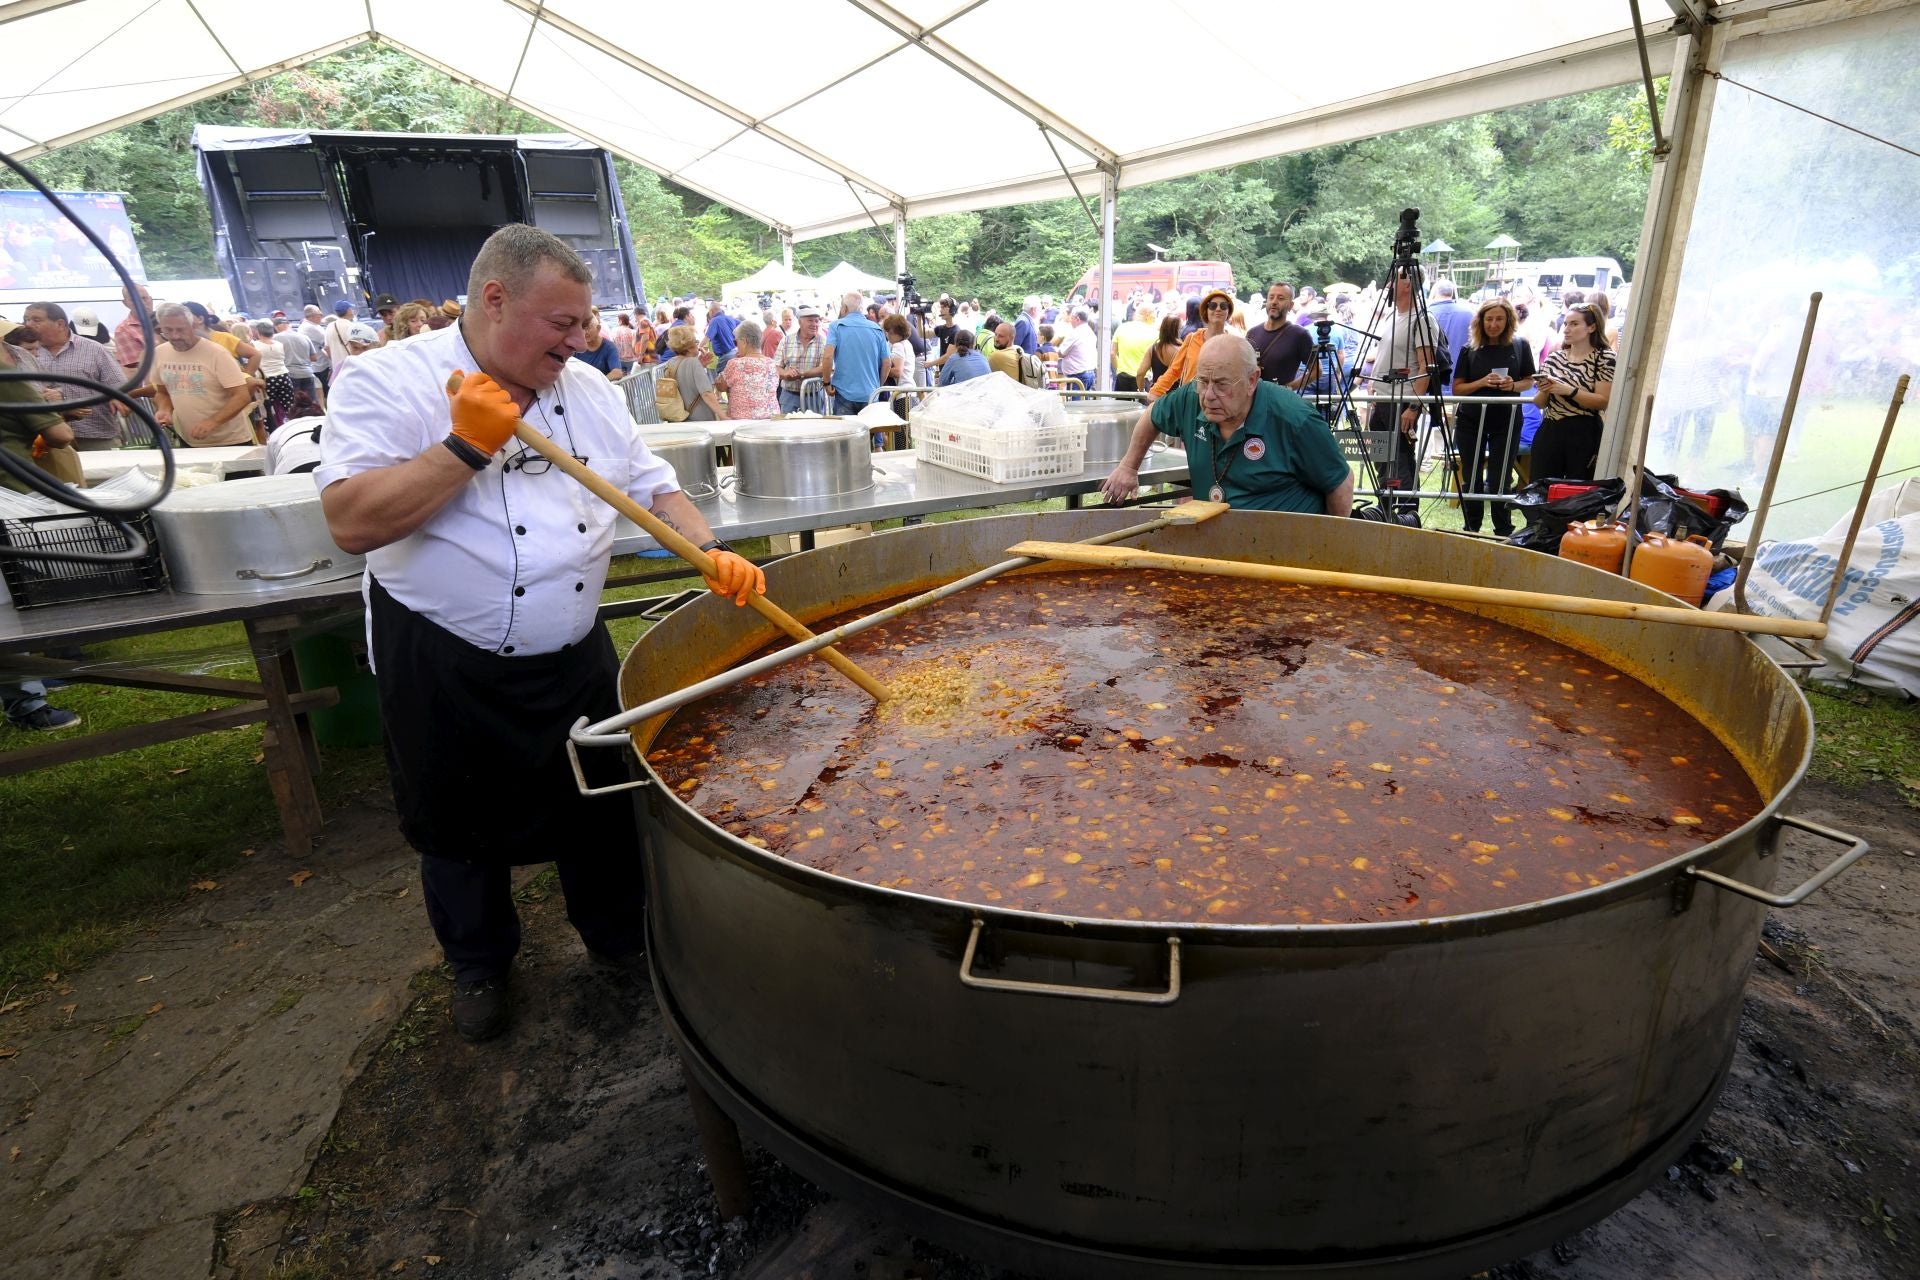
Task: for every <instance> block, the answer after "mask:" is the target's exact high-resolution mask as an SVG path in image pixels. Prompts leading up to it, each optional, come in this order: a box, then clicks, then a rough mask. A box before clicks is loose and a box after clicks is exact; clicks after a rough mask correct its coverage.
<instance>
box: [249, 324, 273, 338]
mask: <svg viewBox="0 0 1920 1280" xmlns="http://www.w3.org/2000/svg"><path fill="white" fill-rule="evenodd" d="M253 331H254V332H255V333H257V334H259V335H260V336H261V337H263V338H271V337H272V336H273V321H271V320H255V321H254V322H253Z"/></svg>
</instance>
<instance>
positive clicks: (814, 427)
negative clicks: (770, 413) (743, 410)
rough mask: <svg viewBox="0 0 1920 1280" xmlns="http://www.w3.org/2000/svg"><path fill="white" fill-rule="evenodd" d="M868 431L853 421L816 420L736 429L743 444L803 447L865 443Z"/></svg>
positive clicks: (736, 439) (754, 424) (737, 441)
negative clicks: (808, 444)
mask: <svg viewBox="0 0 1920 1280" xmlns="http://www.w3.org/2000/svg"><path fill="white" fill-rule="evenodd" d="M866 434H867V429H866V428H865V427H863V426H861V425H860V424H859V423H858V422H855V421H853V420H852V419H850V418H815V419H812V420H811V421H805V422H749V423H743V424H742V425H740V426H737V427H735V428H734V429H733V442H734V444H736V445H741V444H803V443H805V442H807V441H809V440H863V439H865V438H866Z"/></svg>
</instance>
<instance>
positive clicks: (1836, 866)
mask: <svg viewBox="0 0 1920 1280" xmlns="http://www.w3.org/2000/svg"><path fill="white" fill-rule="evenodd" d="M1774 821H1775V822H1777V823H1779V824H1780V825H1781V826H1783V827H1796V828H1798V829H1799V830H1801V831H1804V832H1806V833H1807V834H1808V835H1814V836H1819V837H1820V838H1821V839H1822V840H1831V841H1833V842H1834V843H1835V844H1844V845H1848V846H1850V847H1849V848H1848V849H1847V851H1846V852H1845V853H1843V854H1841V855H1840V856H1839V857H1837V858H1835V859H1834V860H1833V861H1832V862H1829V863H1828V864H1827V865H1826V866H1824V867H1822V868H1821V869H1820V870H1818V871H1816V872H1814V873H1813V874H1812V875H1811V876H1809V877H1807V879H1806V882H1805V883H1803V884H1802V885H1801V886H1800V887H1799V888H1798V889H1795V890H1794V891H1793V892H1792V893H1787V894H1777V893H1768V892H1767V891H1766V890H1764V889H1756V888H1754V887H1753V886H1752V885H1750V884H1743V883H1742V882H1740V881H1738V880H1734V879H1732V878H1730V877H1728V876H1723V875H1720V874H1719V873H1718V872H1714V871H1702V870H1701V869H1700V868H1698V867H1695V866H1689V867H1688V868H1687V875H1689V876H1691V877H1692V878H1693V879H1695V880H1705V881H1706V882H1707V883H1708V884H1710V885H1714V886H1715V887H1717V888H1721V889H1725V890H1727V891H1728V892H1729V893H1737V894H1739V895H1740V896H1741V897H1743V898H1752V899H1753V900H1754V901H1755V902H1764V903H1766V904H1767V905H1768V906H1770V907H1797V906H1799V905H1800V904H1801V903H1802V902H1805V901H1806V900H1807V896H1808V895H1809V894H1811V893H1812V892H1813V891H1814V890H1815V889H1818V888H1819V887H1820V886H1821V885H1823V884H1825V883H1826V882H1827V881H1829V880H1831V879H1833V878H1834V877H1835V876H1837V875H1839V874H1840V873H1841V872H1842V871H1845V870H1846V869H1847V868H1848V867H1850V866H1852V865H1853V864H1854V863H1856V862H1858V861H1860V859H1861V858H1863V857H1865V856H1866V854H1867V850H1868V849H1870V848H1872V847H1873V846H1872V845H1869V844H1868V843H1867V842H1866V841H1865V840H1862V839H1861V838H1860V837H1859V836H1856V835H1850V834H1848V833H1847V832H1845V831H1836V830H1834V829H1833V828H1832V827H1827V826H1822V825H1821V824H1820V823H1818V822H1809V821H1808V820H1807V819H1805V818H1800V817H1795V816H1794V815H1792V814H1789V813H1782V814H1776V815H1775V816H1774Z"/></svg>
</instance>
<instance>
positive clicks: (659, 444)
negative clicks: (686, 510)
mask: <svg viewBox="0 0 1920 1280" xmlns="http://www.w3.org/2000/svg"><path fill="white" fill-rule="evenodd" d="M640 438H641V439H642V440H645V441H646V442H647V448H648V450H649V451H651V452H652V454H653V456H654V457H656V458H659V459H660V460H661V461H663V462H665V463H666V464H667V465H668V466H670V467H672V468H673V473H674V475H676V476H678V477H679V478H680V491H681V492H682V493H684V494H686V495H687V496H688V497H689V498H691V499H693V500H694V501H695V502H703V501H705V500H706V499H708V498H711V497H713V496H714V495H715V494H717V493H719V492H720V469H719V465H718V463H716V462H715V461H714V456H713V433H712V432H711V431H708V430H706V429H705V428H703V427H698V426H672V427H647V428H645V429H643V430H642V431H641V432H640Z"/></svg>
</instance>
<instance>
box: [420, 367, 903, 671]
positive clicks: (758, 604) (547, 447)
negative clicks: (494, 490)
mask: <svg viewBox="0 0 1920 1280" xmlns="http://www.w3.org/2000/svg"><path fill="white" fill-rule="evenodd" d="M463 381H465V379H463V378H462V377H461V376H460V375H459V374H457V373H455V374H449V375H448V376H447V394H448V395H453V394H454V393H455V392H457V391H459V390H460V384H461V383H462V382H463ZM513 434H514V435H515V436H516V437H517V438H518V439H519V440H520V442H521V443H522V444H524V445H526V446H527V447H528V448H530V449H532V450H533V451H534V452H535V453H538V454H539V455H540V456H541V457H543V458H545V459H547V461H549V462H551V463H553V465H554V466H556V467H558V468H560V469H561V470H562V471H564V472H566V473H567V474H568V475H570V476H572V477H573V478H574V479H575V480H577V481H579V482H580V483H581V484H582V485H583V486H585V487H586V489H587V491H588V492H589V493H591V494H593V496H594V497H596V498H598V499H600V500H601V501H602V502H604V503H606V504H607V505H608V506H610V507H612V508H613V509H614V510H615V511H618V512H619V513H620V514H621V515H623V516H625V517H626V518H627V519H629V520H631V521H633V522H634V523H635V524H637V525H639V526H640V527H641V528H642V529H644V530H646V531H647V533H649V534H651V535H652V537H653V540H654V541H655V542H657V543H659V544H660V545H661V546H663V547H665V548H666V549H667V550H669V551H671V552H673V554H675V555H677V556H679V557H680V558H681V559H682V560H685V561H686V562H687V563H688V564H690V565H692V566H693V567H694V568H696V569H698V570H699V571H700V572H701V574H703V575H704V576H706V577H709V578H711V577H714V576H715V574H716V573H717V572H718V571H717V570H716V568H715V567H714V563H713V557H712V556H710V555H708V554H707V553H706V552H704V551H702V550H701V549H700V548H699V547H696V546H694V545H693V543H692V542H691V541H690V540H688V539H687V538H686V537H685V536H684V535H682V534H681V532H680V531H679V530H678V529H675V528H674V527H673V526H672V525H670V524H668V523H666V522H665V521H664V520H662V519H661V518H660V517H659V516H656V515H654V514H653V512H651V511H649V510H647V509H646V508H645V507H643V506H641V505H640V504H639V503H637V502H635V501H634V500H633V499H632V498H630V497H628V496H627V495H626V494H625V493H623V492H621V491H620V490H619V489H618V488H616V487H615V486H614V485H613V484H612V483H611V482H610V481H609V480H607V478H606V477H605V476H603V475H601V474H600V473H599V472H597V471H595V470H593V469H592V468H590V467H588V466H587V465H586V464H585V463H583V462H581V461H580V460H579V459H578V458H576V457H574V456H573V455H572V454H570V453H568V452H567V451H566V450H565V449H562V448H561V447H560V446H559V445H557V444H555V443H554V442H553V441H551V440H549V439H547V437H546V436H544V435H542V434H541V433H540V432H539V430H538V429H537V428H535V427H532V426H530V425H528V423H527V421H526V419H524V418H522V419H521V420H520V421H519V422H517V423H515V424H514V428H513ZM747 603H748V604H750V605H752V606H753V608H754V610H755V611H756V612H757V613H759V614H760V616H761V617H763V618H765V619H766V620H767V621H769V622H771V623H773V625H774V626H776V627H779V628H780V629H781V630H782V631H784V632H786V633H787V634H788V635H790V636H792V637H793V638H794V639H795V640H811V639H813V638H814V637H813V632H811V631H809V630H807V628H806V624H804V623H802V622H801V621H800V620H799V619H798V618H796V617H794V616H793V615H792V614H790V613H788V612H787V611H786V610H785V609H782V608H781V607H780V606H779V605H777V604H775V603H774V602H773V601H771V600H769V599H767V598H766V597H765V596H763V595H758V594H749V595H748V596H747ZM820 656H821V657H823V658H825V659H826V660H827V661H828V663H830V664H831V665H832V666H833V669H834V670H835V671H838V672H839V673H840V674H841V675H843V676H845V677H846V678H847V679H849V680H851V681H853V682H854V683H855V684H857V685H859V686H860V687H861V688H862V689H864V690H866V691H867V692H868V693H869V694H871V695H872V696H873V699H874V701H875V702H885V701H886V700H887V699H888V698H890V697H892V696H893V695H892V694H891V693H890V692H889V691H888V690H887V686H885V685H884V684H881V683H880V682H879V681H878V680H875V679H874V678H873V677H872V676H870V675H868V674H867V673H866V672H865V671H864V670H862V669H861V668H860V666H859V664H857V663H856V662H854V660H853V659H851V658H849V657H847V656H846V655H845V654H844V653H841V652H840V651H839V650H838V649H822V650H820Z"/></svg>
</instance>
